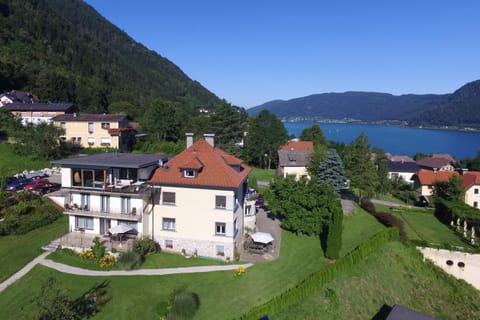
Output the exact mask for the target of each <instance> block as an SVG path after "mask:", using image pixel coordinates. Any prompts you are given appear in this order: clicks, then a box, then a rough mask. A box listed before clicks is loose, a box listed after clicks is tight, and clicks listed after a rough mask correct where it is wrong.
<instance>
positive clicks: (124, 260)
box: [117, 251, 142, 270]
mask: <svg viewBox="0 0 480 320" xmlns="http://www.w3.org/2000/svg"><path fill="white" fill-rule="evenodd" d="M117 263H118V267H119V268H120V269H124V270H132V269H136V268H138V267H139V266H140V265H141V264H142V256H141V255H140V254H138V253H137V252H135V251H126V252H122V253H120V255H119V256H118V259H117Z"/></svg>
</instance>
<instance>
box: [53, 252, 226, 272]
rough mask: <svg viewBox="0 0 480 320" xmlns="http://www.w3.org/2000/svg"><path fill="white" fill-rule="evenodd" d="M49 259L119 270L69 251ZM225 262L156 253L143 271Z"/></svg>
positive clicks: (148, 258)
mask: <svg viewBox="0 0 480 320" xmlns="http://www.w3.org/2000/svg"><path fill="white" fill-rule="evenodd" d="M47 259H51V260H53V261H55V262H59V263H63V264H67V265H70V266H73V267H78V268H83V269H89V270H117V268H115V267H111V268H101V267H100V265H99V263H98V262H96V261H94V260H88V259H84V258H82V257H80V256H79V255H78V254H71V253H70V252H68V251H63V250H58V251H56V252H52V253H51V254H50V255H48V257H47ZM225 264H227V263H226V262H224V261H221V260H218V259H206V258H201V257H198V258H188V259H187V258H185V257H184V256H182V255H180V254H174V253H167V252H161V253H155V254H151V255H148V256H147V257H146V258H145V261H144V262H143V264H142V265H141V267H140V268H141V269H158V268H174V267H195V266H207V265H225Z"/></svg>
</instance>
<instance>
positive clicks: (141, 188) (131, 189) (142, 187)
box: [72, 181, 152, 194]
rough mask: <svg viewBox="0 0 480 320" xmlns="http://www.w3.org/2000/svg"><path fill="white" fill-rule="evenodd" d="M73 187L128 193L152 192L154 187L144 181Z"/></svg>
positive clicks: (96, 183)
mask: <svg viewBox="0 0 480 320" xmlns="http://www.w3.org/2000/svg"><path fill="white" fill-rule="evenodd" d="M72 189H79V190H88V191H98V192H111V193H128V194H145V193H146V194H150V193H151V192H152V187H151V186H150V185H148V184H145V182H143V181H138V182H134V183H117V184H108V183H106V184H104V183H102V182H94V183H93V185H92V186H72Z"/></svg>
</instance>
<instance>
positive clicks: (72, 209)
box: [64, 204, 142, 221]
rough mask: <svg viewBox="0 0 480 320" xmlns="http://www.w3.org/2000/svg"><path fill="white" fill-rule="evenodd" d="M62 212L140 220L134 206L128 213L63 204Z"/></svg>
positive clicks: (139, 215) (140, 217) (139, 214)
mask: <svg viewBox="0 0 480 320" xmlns="http://www.w3.org/2000/svg"><path fill="white" fill-rule="evenodd" d="M64 212H65V213H66V214H69V215H82V216H88V217H99V218H108V219H118V220H130V221H140V220H141V219H142V215H141V213H139V212H137V209H136V208H132V209H131V210H130V212H129V213H122V212H103V211H101V210H100V209H98V208H97V209H93V208H92V209H90V208H88V207H87V206H84V207H81V206H79V205H77V204H73V205H69V204H65V210H64Z"/></svg>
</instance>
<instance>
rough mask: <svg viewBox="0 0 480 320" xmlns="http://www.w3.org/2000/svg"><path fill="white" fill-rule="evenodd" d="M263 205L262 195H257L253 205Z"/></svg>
mask: <svg viewBox="0 0 480 320" xmlns="http://www.w3.org/2000/svg"><path fill="white" fill-rule="evenodd" d="M264 205H265V203H264V202H263V197H262V195H258V197H257V200H255V207H257V208H263V206H264Z"/></svg>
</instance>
